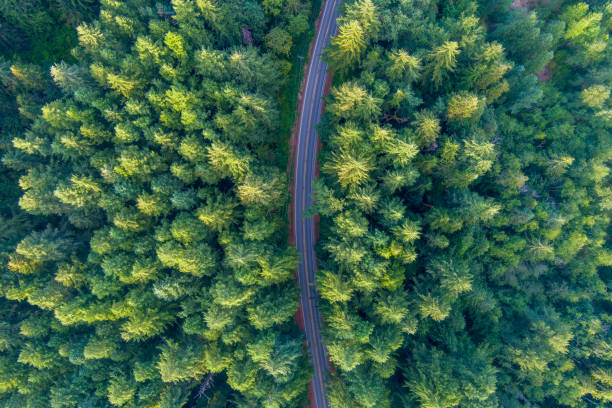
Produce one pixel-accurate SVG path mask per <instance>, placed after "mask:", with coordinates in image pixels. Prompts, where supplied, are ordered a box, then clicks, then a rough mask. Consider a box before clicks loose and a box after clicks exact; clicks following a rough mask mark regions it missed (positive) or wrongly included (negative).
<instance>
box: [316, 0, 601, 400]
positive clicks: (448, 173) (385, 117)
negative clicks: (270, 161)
mask: <svg viewBox="0 0 612 408" xmlns="http://www.w3.org/2000/svg"><path fill="white" fill-rule="evenodd" d="M611 29H612V3H609V2H608V3H603V2H592V3H589V4H587V3H585V2H578V1H555V0H553V1H543V2H521V1H515V2H513V3H510V2H509V1H501V2H499V1H496V2H484V1H483V2H476V1H470V0H465V1H457V2H455V1H453V2H450V1H448V2H435V1H416V0H415V1H398V0H356V1H347V2H345V8H344V12H343V14H342V17H341V18H340V27H339V32H338V35H337V36H336V37H335V38H334V39H333V40H332V45H331V47H330V48H329V50H328V53H327V55H328V59H329V62H330V64H331V67H332V68H333V69H334V71H335V73H336V76H335V78H334V82H335V86H334V87H333V89H332V91H331V95H330V96H329V99H328V103H327V108H326V116H325V119H324V122H323V123H322V125H321V126H320V134H321V139H322V142H323V148H322V154H321V156H320V161H321V179H320V180H319V182H318V183H317V184H316V188H315V190H316V200H317V203H316V205H315V207H316V208H314V209H313V213H314V212H316V213H319V214H320V215H321V240H320V241H319V244H318V253H319V258H320V268H321V271H320V274H319V285H320V288H321V289H320V290H321V296H322V298H323V303H324V305H323V315H324V320H325V321H326V323H327V328H326V331H325V341H326V343H327V347H328V351H329V355H330V360H331V361H332V363H333V365H334V366H335V367H336V369H337V375H336V376H335V377H334V379H333V380H332V383H331V391H330V393H331V394H330V402H331V405H332V407H335V408H340V407H402V406H403V407H422V408H448V407H494V406H502V407H525V406H530V407H536V406H539V407H560V406H568V407H595V406H601V407H603V406H609V405H608V404H610V403H612V376H611V373H612V372H611V370H612V348H611V342H610V331H609V329H610V324H612V317H611V316H610V312H611V304H610V301H611V298H610V293H609V285H610V278H611V276H612V275H611V270H610V266H611V265H612V252H611V251H610V242H609V232H610V227H609V225H610V215H611V213H610V212H611V210H612V205H611V204H612V190H611V188H610V163H611V159H612V136H611V134H610V126H611V125H612V109H611V108H612V103H611V101H610V98H609V96H610V87H611V86H612V71H611V68H612V64H611V63H612V48H611V47H610V39H609V34H610V30H611Z"/></svg>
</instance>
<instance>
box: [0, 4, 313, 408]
mask: <svg viewBox="0 0 612 408" xmlns="http://www.w3.org/2000/svg"><path fill="white" fill-rule="evenodd" d="M28 4H30V3H27V4H26V2H23V4H18V5H19V6H20V7H22V6H23V7H26V6H27V5H28ZM31 6H32V8H28V9H27V10H26V11H27V13H30V14H28V15H32V13H38V11H37V10H46V7H47V6H49V8H50V9H53V10H54V12H53V13H52V14H49V15H47V16H46V17H45V13H44V12H42V11H41V13H39V14H40V15H39V17H40V18H41V19H43V20H44V19H46V18H49V19H56V18H59V17H58V16H60V15H61V19H62V20H61V21H62V22H66V24H69V25H72V24H74V25H78V26H77V28H76V30H73V29H72V28H71V27H69V26H68V25H66V26H63V25H61V24H56V25H57V26H59V27H60V28H62V27H64V28H65V29H67V30H69V31H70V32H71V33H72V34H71V35H72V36H73V41H66V42H65V43H64V44H63V45H62V47H63V48H62V52H63V53H64V54H62V55H68V54H67V51H68V48H70V47H72V46H73V45H75V40H76V38H77V36H78V43H79V46H78V47H76V49H75V50H74V51H72V54H73V56H74V59H71V60H69V61H65V62H64V61H59V60H57V59H58V53H55V52H54V51H53V44H52V43H50V42H49V41H46V42H45V40H43V39H42V37H41V36H43V35H46V34H45V33H46V32H47V31H45V30H46V29H44V30H43V29H40V30H39V31H33V36H32V37H28V39H29V40H31V42H30V44H29V45H32V46H36V47H45V46H47V47H48V48H49V49H50V52H52V53H51V54H49V58H48V59H47V58H46V57H45V58H40V56H38V54H36V51H35V50H33V49H28V48H27V47H26V46H27V45H28V44H26V43H24V47H23V48H22V49H23V52H22V54H23V56H24V57H23V59H25V60H29V59H30V58H39V60H37V62H46V61H49V62H54V64H53V65H52V66H51V68H50V70H48V68H47V67H38V66H34V65H28V64H25V63H22V62H15V63H11V64H8V63H7V64H2V66H1V67H0V68H1V70H0V80H1V81H2V85H3V86H2V93H1V94H0V96H1V97H2V101H3V102H4V101H6V103H5V104H3V105H2V108H1V111H0V119H1V122H0V126H1V131H0V136H1V139H0V140H1V145H0V146H1V148H2V154H3V165H2V167H1V168H0V170H1V172H2V176H3V181H2V184H1V188H2V191H3V193H4V192H6V193H7V196H6V199H5V196H4V195H3V199H2V202H1V203H0V217H1V218H0V219H1V220H2V221H3V228H4V229H3V230H2V231H0V268H1V271H2V276H1V279H0V294H1V295H2V298H1V300H0V303H1V305H0V306H2V313H3V318H2V327H1V330H0V332H1V337H0V347H1V349H2V351H3V355H2V358H1V359H0V405H2V406H23V407H26V406H27V407H35V406H36V407H47V406H51V407H53V408H57V407H74V406H91V407H108V406H122V407H128V406H130V407H136V406H139V407H141V406H142V407H168V408H177V407H182V406H225V405H227V404H229V402H228V401H230V400H231V401H248V403H249V404H251V405H253V406H270V407H293V406H297V405H300V404H301V403H302V401H303V400H304V399H305V396H306V392H307V387H306V384H307V381H308V376H309V370H308V368H307V361H306V356H305V353H304V350H303V348H302V344H303V335H302V334H301V333H300V332H299V330H298V328H297V326H296V325H295V323H294V316H295V312H296V309H297V304H298V303H297V299H298V291H297V289H296V287H295V283H294V275H293V270H294V269H295V265H296V262H297V256H296V253H295V250H294V249H293V248H291V247H290V246H289V245H288V244H287V242H286V238H285V237H286V232H285V217H284V215H283V214H284V211H285V207H286V205H287V202H288V194H287V191H288V190H287V177H286V175H285V166H284V165H283V166H281V167H276V166H275V165H273V164H270V163H271V162H275V160H274V156H275V154H276V150H277V148H276V142H277V133H278V132H279V113H278V112H279V106H278V104H279V101H278V93H279V90H280V87H281V85H282V76H283V69H284V68H283V67H284V66H285V65H286V64H285V63H284V62H283V61H281V60H279V57H278V56H275V55H274V54H271V53H266V52H265V51H264V50H262V48H263V47H264V46H265V44H266V42H267V41H268V40H272V39H275V38H276V40H274V41H271V42H269V43H268V45H270V46H271V48H272V49H273V50H274V51H275V52H276V53H277V54H279V55H282V56H287V55H288V54H289V53H290V51H291V47H292V43H293V40H294V38H297V36H299V35H300V34H302V33H303V31H304V30H305V28H304V25H306V27H307V26H308V25H309V19H308V17H307V16H309V11H310V10H309V5H308V4H305V3H302V2H300V1H290V2H287V4H285V2H279V3H275V4H264V5H262V4H261V3H260V2H254V1H242V0H236V1H228V2H215V1H206V0H203V1H197V2H191V1H183V0H174V1H172V2H171V3H170V2H163V3H159V2H153V1H151V2H149V1H146V2H142V1H125V2H117V1H102V2H101V5H100V9H99V11H100V13H99V18H98V19H97V20H95V21H92V20H91V19H90V17H92V15H93V14H94V13H96V14H97V11H98V9H97V7H96V6H94V5H93V3H92V2H90V1H88V0H79V1H58V2H57V4H56V3H55V2H54V3H53V4H51V3H49V4H47V2H40V4H38V3H35V2H32V3H31ZM28 7H29V6H28ZM274 7H280V10H281V13H276V14H274V10H275V8H274ZM238 11H240V12H238ZM55 13H58V14H55ZM264 13H269V14H268V15H273V16H276V17H275V18H273V19H272V18H271V19H268V17H267V16H266V14H264ZM11 15H14V14H11ZM3 16H4V14H3ZM14 16H15V18H18V17H19V16H16V15H14ZM24 16H25V14H24ZM24 16H21V17H19V18H21V19H23V18H24ZM49 16H50V17H49ZM20 21H21V22H22V23H23V24H24V26H23V27H21V26H19V27H20V28H23V29H24V30H26V29H27V28H28V27H31V26H27V25H25V24H26V22H25V20H20ZM41 21H42V20H41ZM45 21H46V20H45ZM51 21H52V20H49V24H48V26H49V27H50V29H53V30H55V29H56V28H57V27H55V26H54V24H52V23H51ZM53 21H56V20H53ZM57 21H60V20H57ZM15 24H16V23H15ZM28 24H36V23H35V21H34V20H32V21H30V22H28ZM243 27H246V28H249V29H250V30H251V31H252V34H253V39H254V42H253V44H251V45H250V46H248V47H245V46H244V44H243V41H242V40H243V39H242V37H241V28H243ZM38 28H40V27H38ZM62 29H63V28H62ZM34 33H37V34H36V35H37V36H38V37H36V36H34ZM279 33H280V34H282V35H281V36H280V40H281V41H280V42H279V41H277V40H278V38H277V37H278V34H279ZM275 36H277V37H275ZM294 36H295V37H294ZM272 45H273V46H272ZM260 47H261V48H260ZM275 47H277V48H275ZM19 187H21V189H22V190H23V192H22V193H20V192H19ZM20 195H21V197H20ZM16 300H18V301H20V303H17V302H15V301H16ZM245 367H246V368H245ZM214 374H215V379H216V384H214V385H213V381H212V379H213V375H214ZM198 393H202V394H201V395H199V394H198Z"/></svg>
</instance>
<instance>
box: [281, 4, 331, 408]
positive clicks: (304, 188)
mask: <svg viewBox="0 0 612 408" xmlns="http://www.w3.org/2000/svg"><path fill="white" fill-rule="evenodd" d="M341 2H342V0H327V1H326V2H325V5H324V9H323V14H322V16H321V22H320V24H319V29H318V31H317V35H316V37H315V46H314V50H313V54H312V59H311V61H310V65H309V67H308V72H307V74H306V75H307V77H306V88H305V89H304V94H303V100H302V108H301V111H300V123H299V130H298V140H297V155H296V162H295V178H294V181H295V186H294V187H295V190H294V191H295V197H294V206H293V208H294V213H293V216H294V217H295V218H294V220H293V221H294V224H295V245H296V247H297V249H298V251H300V254H301V256H302V262H300V264H299V265H298V281H299V284H300V291H301V296H300V302H301V306H302V315H303V317H304V329H305V330H306V340H307V342H308V348H309V352H310V356H311V359H312V364H313V366H314V377H313V378H312V388H313V393H314V401H313V402H314V406H315V407H316V408H328V407H329V403H328V402H327V396H326V395H325V381H326V373H327V371H328V366H327V358H326V355H325V347H324V346H323V343H322V342H321V332H320V331H321V330H320V329H321V314H320V313H319V307H318V306H319V296H318V292H317V288H316V284H315V273H314V272H315V269H316V267H317V261H316V255H315V251H314V221H313V219H312V217H311V218H304V215H303V213H304V211H306V210H307V209H308V207H310V205H311V204H312V183H313V182H314V179H315V167H316V161H317V141H318V137H317V133H316V126H317V124H318V123H319V120H320V118H321V110H322V107H323V94H324V92H325V82H326V80H327V64H325V63H324V62H323V61H322V60H321V53H322V51H323V49H324V48H325V46H326V45H327V44H328V43H329V39H330V37H331V36H332V35H334V34H336V31H337V28H338V27H337V25H336V18H337V17H338V6H339V5H340V3H341Z"/></svg>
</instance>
